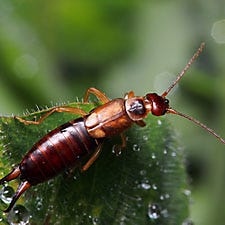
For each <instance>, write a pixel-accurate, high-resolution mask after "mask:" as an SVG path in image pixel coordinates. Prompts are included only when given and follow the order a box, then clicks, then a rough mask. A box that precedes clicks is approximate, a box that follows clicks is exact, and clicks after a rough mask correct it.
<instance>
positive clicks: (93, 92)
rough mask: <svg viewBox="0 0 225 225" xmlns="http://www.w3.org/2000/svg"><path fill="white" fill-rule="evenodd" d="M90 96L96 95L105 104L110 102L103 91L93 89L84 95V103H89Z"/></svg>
mask: <svg viewBox="0 0 225 225" xmlns="http://www.w3.org/2000/svg"><path fill="white" fill-rule="evenodd" d="M90 94H93V95H95V96H96V97H97V98H98V99H99V100H100V101H101V102H102V103H103V104H105V103H107V102H109V101H110V99H109V98H108V97H107V96H106V95H105V94H104V93H102V92H101V91H99V90H98V89H96V88H93V87H91V88H88V89H87V91H86V93H85V95H84V102H85V103H86V102H88V98H89V96H90Z"/></svg>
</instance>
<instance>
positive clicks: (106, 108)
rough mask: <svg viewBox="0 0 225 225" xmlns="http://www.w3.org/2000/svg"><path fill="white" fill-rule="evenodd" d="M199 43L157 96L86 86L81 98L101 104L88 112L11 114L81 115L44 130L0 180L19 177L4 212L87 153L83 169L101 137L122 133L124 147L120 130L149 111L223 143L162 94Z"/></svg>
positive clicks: (59, 109) (61, 109) (94, 155)
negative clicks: (115, 94) (114, 93)
mask: <svg viewBox="0 0 225 225" xmlns="http://www.w3.org/2000/svg"><path fill="white" fill-rule="evenodd" d="M203 47H204V44H202V45H201V46H200V48H199V49H198V51H197V52H196V53H195V54H194V56H193V57H192V58H191V59H190V61H189V62H188V64H187V65H186V67H185V68H184V69H183V70H182V72H181V73H180V74H179V75H178V77H177V79H176V80H175V82H174V83H173V84H172V85H171V86H170V87H169V88H168V89H167V90H166V91H165V92H164V93H163V94H162V95H161V96H160V95H158V94H156V93H148V94H146V95H145V96H144V97H139V96H134V93H133V92H132V91H131V92H129V93H128V94H126V95H125V98H117V99H114V100H111V101H110V100H109V99H108V98H107V97H106V96H105V95H104V94H103V93H102V92H100V91H99V90H97V89H95V88H89V89H88V90H87V92H86V95H85V98H84V101H85V102H87V100H88V97H89V94H90V93H92V94H94V95H96V96H97V97H98V98H99V99H100V100H101V101H102V103H103V105H102V106H99V107H97V108H95V109H93V110H92V111H91V112H90V113H89V114H87V113H86V112H84V111H83V110H81V109H79V108H71V107H55V108H52V109H50V110H49V111H48V112H46V114H44V115H43V116H42V117H41V118H40V119H39V120H38V121H27V120H25V119H23V118H20V117H15V119H17V120H19V121H20V122H22V123H24V124H26V125H29V124H40V123H42V122H43V120H44V119H46V118H47V117H48V116H50V115H51V114H52V113H54V112H68V113H73V114H79V115H81V116H82V117H81V118H79V119H76V120H72V121H70V122H68V123H66V124H64V125H62V126H60V127H58V128H56V129H55V130H53V131H51V132H50V133H48V134H46V135H45V136H44V137H43V138H42V139H41V140H40V141H38V142H37V143H36V144H35V145H34V146H33V147H32V148H31V150H30V151H29V152H28V153H27V154H26V155H25V156H24V158H23V159H22V161H21V163H20V164H19V165H18V166H17V167H16V168H15V169H14V170H13V171H12V172H11V173H9V174H8V175H6V176H5V177H4V178H2V179H1V180H0V184H3V183H4V182H6V181H10V180H13V179H15V178H17V177H18V176H20V178H21V180H23V182H22V183H21V184H20V186H19V187H18V189H17V191H16V193H15V195H14V196H13V199H12V201H11V203H10V205H9V207H8V208H7V209H6V210H5V212H8V211H9V210H10V209H11V208H12V207H13V205H14V204H15V202H16V201H17V199H18V198H19V197H20V195H21V194H22V193H23V192H24V191H26V190H27V189H28V188H29V187H30V186H32V185H36V184H38V183H41V182H44V181H46V180H48V179H51V178H52V177H54V176H55V175H57V174H58V173H60V172H61V171H62V170H64V169H66V168H70V167H75V166H78V165H81V163H82V162H83V161H84V159H85V158H88V156H89V158H88V159H87V162H85V164H84V166H83V167H82V171H85V170H87V169H88V168H89V167H90V166H91V165H92V163H93V162H94V161H95V160H96V159H97V157H98V155H99V153H100V151H101V147H102V143H103V141H104V139H105V138H107V137H111V136H113V135H118V134H120V135H121V137H122V145H121V146H120V147H125V145H126V141H125V137H124V135H123V132H124V131H125V130H126V129H128V128H130V127H131V125H132V124H133V123H136V124H137V125H139V126H145V122H144V121H143V119H144V118H146V117H147V115H148V113H152V114H153V115H155V116H162V115H164V114H165V113H172V114H176V115H179V116H182V117H184V118H187V119H189V120H191V121H192V122H194V123H196V124H197V125H199V126H200V127H202V128H204V129H205V130H207V131H208V132H209V133H211V134H213V135H214V136H215V137H216V138H218V139H219V140H220V141H221V142H222V143H223V144H225V140H224V139H222V138H221V137H220V136H219V135H218V134H216V133H215V132H214V131H213V130H212V129H209V128H207V127H206V126H205V125H204V124H202V123H200V122H199V121H198V120H195V119H194V118H192V117H190V116H187V115H185V114H182V113H179V112H177V111H175V110H174V109H171V108H170V107H169V101H168V100H167V99H166V98H165V97H166V96H167V94H168V93H169V92H170V90H171V89H172V88H173V87H174V86H175V85H176V84H177V82H178V81H179V80H180V79H181V77H182V76H183V75H184V73H185V72H186V71H187V69H188V68H189V67H190V65H191V64H192V63H193V61H194V60H195V59H196V58H197V56H198V55H199V54H200V52H201V51H202V49H203ZM117 147H118V146H117Z"/></svg>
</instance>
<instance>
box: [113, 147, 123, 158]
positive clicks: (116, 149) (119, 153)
mask: <svg viewBox="0 0 225 225" xmlns="http://www.w3.org/2000/svg"><path fill="white" fill-rule="evenodd" d="M112 153H113V154H116V155H117V156H118V155H121V153H122V149H121V146H120V145H113V147H112Z"/></svg>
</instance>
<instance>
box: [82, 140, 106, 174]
mask: <svg viewBox="0 0 225 225" xmlns="http://www.w3.org/2000/svg"><path fill="white" fill-rule="evenodd" d="M102 146H103V142H101V143H100V144H99V145H98V147H97V148H96V150H95V152H94V154H93V155H92V156H91V158H90V159H89V160H88V161H87V162H86V163H85V165H84V166H83V167H82V168H81V172H84V171H86V170H87V169H88V168H89V167H90V166H91V165H92V164H93V163H94V161H95V160H96V159H97V158H98V156H99V155H100V153H101V150H102Z"/></svg>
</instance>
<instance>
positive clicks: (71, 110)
mask: <svg viewBox="0 0 225 225" xmlns="http://www.w3.org/2000/svg"><path fill="white" fill-rule="evenodd" d="M54 112H60V113H61V112H67V113H72V114H76V115H81V116H84V115H87V113H86V112H85V111H84V110H82V109H79V108H73V107H55V108H52V109H50V111H48V112H47V113H46V114H44V115H43V116H41V117H40V119H39V120H37V121H31V120H25V119H23V118H21V117H18V116H15V117H14V118H15V119H17V120H19V121H20V122H21V123H24V124H25V125H29V124H35V125H38V124H41V123H42V122H43V120H45V119H46V118H47V117H48V116H50V115H51V114H53V113H54Z"/></svg>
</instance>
